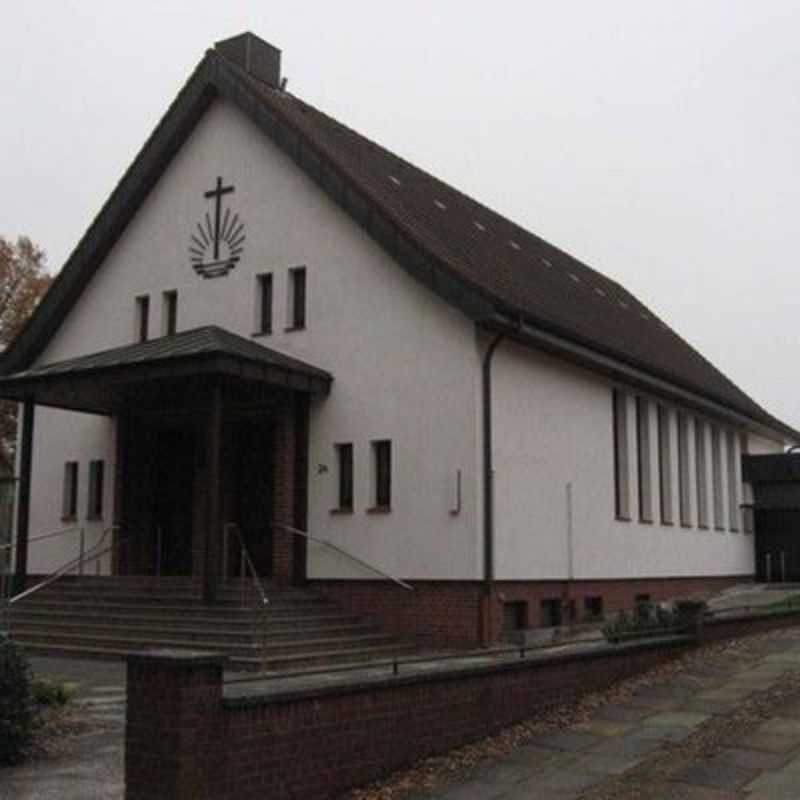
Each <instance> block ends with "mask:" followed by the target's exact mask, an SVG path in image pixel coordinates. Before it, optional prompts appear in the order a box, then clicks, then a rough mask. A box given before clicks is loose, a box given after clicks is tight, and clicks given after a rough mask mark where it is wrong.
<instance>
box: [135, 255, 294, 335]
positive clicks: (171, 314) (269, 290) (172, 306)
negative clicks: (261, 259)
mask: <svg viewBox="0 0 800 800" xmlns="http://www.w3.org/2000/svg"><path fill="white" fill-rule="evenodd" d="M273 287H274V283H273V275H272V273H271V272H266V273H264V274H262V275H257V276H256V320H255V324H256V330H255V333H256V334H269V333H272V324H273V305H274V289H273ZM286 322H287V324H286V330H287V331H296V330H302V329H303V328H305V327H306V268H305V267H292V268H291V269H290V270H289V281H288V297H287V312H286ZM150 327H151V326H150V295H149V294H142V295H139V296H138V297H137V298H136V303H135V319H134V338H135V339H136V341H138V342H146V341H147V340H148V339H150V338H151V337H152V332H151V330H150ZM177 330H178V291H177V289H170V290H168V291H165V292H162V293H161V335H162V336H171V335H172V334H174V333H175V332H176V331H177Z"/></svg>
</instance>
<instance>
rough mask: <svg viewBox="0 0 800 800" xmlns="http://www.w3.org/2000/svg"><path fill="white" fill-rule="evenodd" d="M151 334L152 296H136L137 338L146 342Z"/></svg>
mask: <svg viewBox="0 0 800 800" xmlns="http://www.w3.org/2000/svg"><path fill="white" fill-rule="evenodd" d="M149 335H150V296H149V295H146V294H143V295H141V296H140V297H137V298H136V339H137V341H139V342H146V341H147V339H148V337H149Z"/></svg>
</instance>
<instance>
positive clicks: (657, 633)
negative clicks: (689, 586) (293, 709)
mask: <svg viewBox="0 0 800 800" xmlns="http://www.w3.org/2000/svg"><path fill="white" fill-rule="evenodd" d="M686 635H687V630H686V627H685V626H673V627H667V628H654V629H651V630H649V631H648V632H647V636H643V635H642V634H641V633H639V632H635V631H632V632H629V633H621V634H618V635H617V637H616V639H617V641H615V642H609V640H608V638H607V637H606V636H604V635H600V634H598V635H596V636H591V637H583V638H581V639H575V640H571V641H563V642H548V643H544V644H543V643H541V642H539V643H537V644H522V645H506V646H503V647H492V648H482V649H480V650H473V651H466V652H459V653H452V652H450V653H430V654H427V655H422V656H401V657H396V658H389V659H374V660H370V661H362V662H359V663H350V664H342V665H336V664H330V665H327V666H324V667H312V668H310V669H303V670H291V671H280V672H264V673H258V674H253V675H247V676H244V677H237V678H228V679H226V680H225V681H224V683H225V685H229V684H230V685H233V684H242V683H260V682H267V681H276V680H278V681H280V680H287V679H292V678H307V677H313V676H315V675H330V674H333V673H337V674H346V673H358V672H364V671H367V672H369V673H370V675H378V674H380V673H381V672H388V673H390V674H391V675H393V676H399V675H400V674H401V673H403V671H404V670H405V671H406V673H407V671H408V669H411V668H413V669H414V670H415V671H418V670H419V668H420V667H422V666H424V665H425V664H428V665H430V666H431V669H432V670H433V669H437V668H443V669H446V668H448V667H450V666H451V665H452V664H456V665H459V664H464V665H467V664H469V663H474V662H478V663H481V664H483V663H486V662H492V661H502V660H504V659H505V660H506V661H511V660H513V661H524V660H532V661H533V660H536V659H539V658H543V657H546V656H547V654H548V653H549V652H552V653H559V652H563V651H565V650H569V651H571V652H575V653H578V652H581V653H583V652H590V651H592V650H596V649H598V648H607V647H609V646H616V645H620V644H625V643H627V642H632V641H664V640H670V639H673V638H674V637H678V636H686Z"/></svg>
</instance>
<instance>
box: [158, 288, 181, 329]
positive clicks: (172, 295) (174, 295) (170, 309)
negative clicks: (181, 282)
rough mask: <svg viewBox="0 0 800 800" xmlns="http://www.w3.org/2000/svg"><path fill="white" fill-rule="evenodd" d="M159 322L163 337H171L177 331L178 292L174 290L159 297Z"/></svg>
mask: <svg viewBox="0 0 800 800" xmlns="http://www.w3.org/2000/svg"><path fill="white" fill-rule="evenodd" d="M161 320H162V327H163V330H164V336H172V335H173V334H174V333H175V332H176V331H177V330H178V292H177V290H176V289H172V290H171V291H169V292H164V293H163V294H162V295H161Z"/></svg>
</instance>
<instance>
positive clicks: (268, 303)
mask: <svg viewBox="0 0 800 800" xmlns="http://www.w3.org/2000/svg"><path fill="white" fill-rule="evenodd" d="M257 281H258V284H257V292H258V300H257V318H256V330H257V332H258V333H272V274H271V273H267V274H265V275H259V276H258V278H257Z"/></svg>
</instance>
